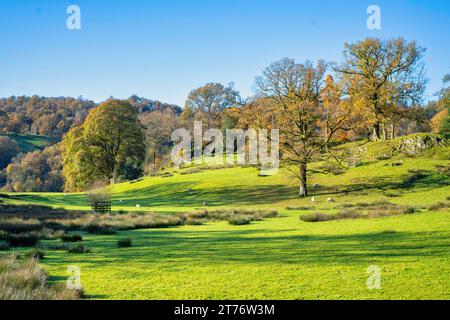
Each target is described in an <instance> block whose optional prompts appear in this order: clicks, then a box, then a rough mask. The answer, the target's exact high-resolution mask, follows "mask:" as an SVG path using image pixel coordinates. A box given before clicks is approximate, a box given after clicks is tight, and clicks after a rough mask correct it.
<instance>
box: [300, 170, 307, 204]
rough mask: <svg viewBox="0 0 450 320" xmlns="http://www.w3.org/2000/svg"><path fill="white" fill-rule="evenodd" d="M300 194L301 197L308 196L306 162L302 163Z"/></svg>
mask: <svg viewBox="0 0 450 320" xmlns="http://www.w3.org/2000/svg"><path fill="white" fill-rule="evenodd" d="M298 196H299V197H301V198H304V197H306V196H308V187H307V177H306V163H302V164H300V190H299V192H298Z"/></svg>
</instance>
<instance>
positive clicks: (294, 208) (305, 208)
mask: <svg viewBox="0 0 450 320" xmlns="http://www.w3.org/2000/svg"><path fill="white" fill-rule="evenodd" d="M311 209H312V208H311V207H286V210H289V211H294V210H295V211H306V210H311Z"/></svg>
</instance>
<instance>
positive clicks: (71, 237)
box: [61, 233, 83, 242]
mask: <svg viewBox="0 0 450 320" xmlns="http://www.w3.org/2000/svg"><path fill="white" fill-rule="evenodd" d="M61 240H62V241H64V242H79V241H83V237H82V236H81V235H80V234H77V233H66V234H63V235H62V236H61Z"/></svg>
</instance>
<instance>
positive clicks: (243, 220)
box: [228, 215, 252, 226]
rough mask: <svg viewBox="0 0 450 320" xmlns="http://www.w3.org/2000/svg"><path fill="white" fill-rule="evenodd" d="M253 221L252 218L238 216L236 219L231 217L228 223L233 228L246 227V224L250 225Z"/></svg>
mask: <svg viewBox="0 0 450 320" xmlns="http://www.w3.org/2000/svg"><path fill="white" fill-rule="evenodd" d="M251 221H252V219H251V218H250V217H248V216H244V215H237V216H234V217H230V218H229V219H228V223H229V224H231V225H233V226H242V225H246V224H249V223H250V222H251Z"/></svg>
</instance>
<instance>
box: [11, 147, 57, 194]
mask: <svg viewBox="0 0 450 320" xmlns="http://www.w3.org/2000/svg"><path fill="white" fill-rule="evenodd" d="M5 171H6V180H7V190H10V191H16V192H60V191H62V188H63V186H64V179H63V177H62V174H61V171H62V159H61V146H60V144H56V145H52V146H49V147H47V148H45V149H44V150H36V151H34V152H29V153H26V154H21V155H19V156H18V157H17V158H14V159H13V161H12V162H11V163H10V164H9V165H8V167H7V168H6V170H5Z"/></svg>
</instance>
